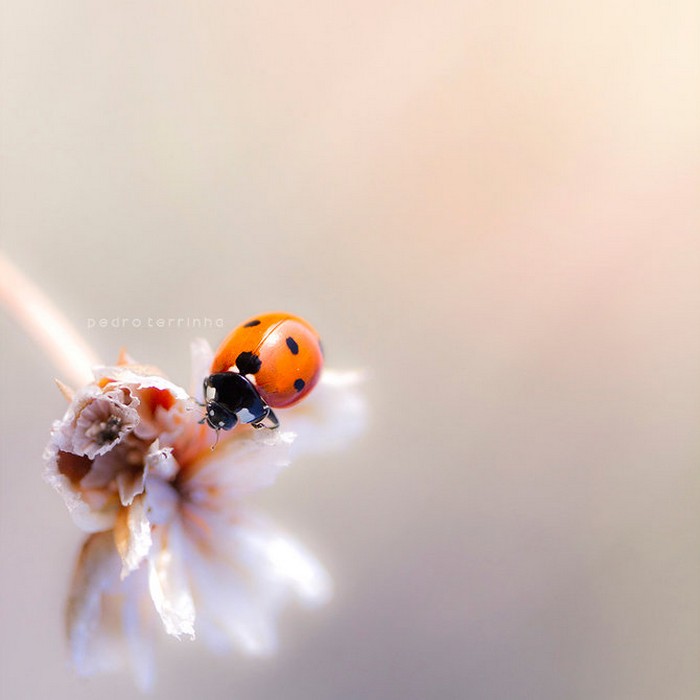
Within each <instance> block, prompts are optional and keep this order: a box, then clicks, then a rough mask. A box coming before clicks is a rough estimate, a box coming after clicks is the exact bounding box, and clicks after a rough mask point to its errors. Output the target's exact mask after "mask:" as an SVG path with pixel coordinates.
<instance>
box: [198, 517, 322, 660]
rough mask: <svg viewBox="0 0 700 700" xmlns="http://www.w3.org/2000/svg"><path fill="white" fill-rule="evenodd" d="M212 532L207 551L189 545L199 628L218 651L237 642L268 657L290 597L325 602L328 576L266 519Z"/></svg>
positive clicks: (229, 525) (250, 520)
mask: <svg viewBox="0 0 700 700" xmlns="http://www.w3.org/2000/svg"><path fill="white" fill-rule="evenodd" d="M212 529H213V530H214V531H215V536H214V537H212V538H211V539H210V540H207V546H206V547H204V548H200V547H199V546H198V545H197V542H196V541H194V540H190V541H189V542H188V556H187V558H188V561H189V563H190V574H191V581H192V590H193V592H194V593H195V595H196V600H197V629H198V631H199V632H201V635H202V637H203V639H204V640H205V641H206V642H207V644H209V645H210V646H212V647H213V648H214V649H215V650H217V651H221V650H223V649H225V648H227V646H230V645H231V644H232V643H234V644H236V645H237V646H239V647H241V648H242V649H243V650H244V651H246V652H247V653H249V654H255V655H260V654H269V653H271V652H272V651H274V650H275V648H276V644H277V635H276V622H277V616H278V614H279V612H280V610H281V608H282V607H283V606H284V604H285V603H287V602H288V601H289V600H290V599H291V598H297V599H299V600H300V601H301V602H304V603H306V604H318V603H321V602H324V601H325V600H327V599H328V598H329V596H330V587H331V586H330V580H329V578H328V575H327V574H326V572H325V571H324V570H323V568H322V567H321V565H320V564H319V563H318V562H317V561H316V560H315V559H314V557H313V556H312V555H311V554H310V553H309V552H307V551H306V550H305V549H304V548H303V547H302V546H301V545H300V544H299V543H297V542H295V541H294V540H293V539H292V538H290V537H289V536H288V535H286V534H284V533H282V532H281V531H279V530H278V529H277V528H276V527H274V526H272V525H270V524H269V523H266V522H264V521H263V520H262V519H259V518H258V519H253V518H251V517H250V516H247V517H244V518H243V521H242V522H241V523H240V524H232V523H229V524H228V528H227V530H226V532H223V531H222V529H221V527H220V526H217V525H216V524H215V525H214V528H212ZM227 640H229V641H228V643H227Z"/></svg>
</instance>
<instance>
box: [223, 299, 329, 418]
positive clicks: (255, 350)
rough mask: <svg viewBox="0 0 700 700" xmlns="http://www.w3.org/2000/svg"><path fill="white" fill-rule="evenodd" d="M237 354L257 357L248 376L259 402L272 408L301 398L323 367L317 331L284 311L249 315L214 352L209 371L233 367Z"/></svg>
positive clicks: (319, 374) (290, 403) (286, 404)
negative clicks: (250, 374)
mask: <svg viewBox="0 0 700 700" xmlns="http://www.w3.org/2000/svg"><path fill="white" fill-rule="evenodd" d="M241 353H252V354H253V355H255V356H256V357H257V358H258V359H259V360H260V368H259V369H258V370H257V371H256V372H255V373H254V374H253V375H252V376H253V377H255V379H254V383H255V388H256V389H257V390H258V392H259V394H260V396H261V397H262V399H263V401H265V403H267V404H268V406H271V407H272V408H284V407H286V406H292V405H293V404H295V403H297V401H300V400H301V399H303V398H304V397H305V396H306V395H307V394H308V393H309V392H310V391H311V390H312V389H313V388H314V386H315V385H316V383H317V382H318V380H319V378H320V376H321V369H322V368H323V350H322V349H321V340H320V338H319V336H318V333H317V332H316V331H315V330H314V328H313V327H312V326H311V325H310V324H309V323H307V322H306V321H305V320H304V319H303V318H299V317H298V316H292V315H291V314H287V313H280V312H275V313H268V314H260V315H258V316H253V317H252V318H250V319H248V320H247V321H246V322H245V323H242V324H241V325H240V326H238V327H237V328H235V329H234V330H233V331H231V333H229V334H228V336H226V338H225V339H224V341H223V343H221V345H220V346H219V349H218V350H217V351H216V355H215V356H214V362H213V363H212V366H211V371H212V374H214V373H216V372H227V371H229V370H231V369H233V368H235V366H236V359H237V358H238V356H239V355H240V354H241Z"/></svg>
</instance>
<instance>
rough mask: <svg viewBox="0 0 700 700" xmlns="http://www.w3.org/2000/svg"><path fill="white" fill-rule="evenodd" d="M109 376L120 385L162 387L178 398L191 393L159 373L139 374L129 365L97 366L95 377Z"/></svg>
mask: <svg viewBox="0 0 700 700" xmlns="http://www.w3.org/2000/svg"><path fill="white" fill-rule="evenodd" d="M100 378H108V379H110V380H112V381H114V382H117V383H118V384H120V385H126V386H130V387H135V388H136V389H161V390H163V391H169V392H170V393H171V394H172V395H173V396H174V397H175V398H176V399H183V400H184V399H187V398H188V397H189V394H188V393H187V392H186V391H185V390H184V389H183V388H182V387H180V386H178V385H177V384H174V383H173V382H171V381H170V380H169V379H166V378H165V377H162V376H160V375H158V374H148V375H143V374H138V373H136V372H134V371H133V370H131V369H129V368H128V367H96V368H95V379H98V380H99V379H100Z"/></svg>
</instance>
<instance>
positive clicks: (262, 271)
mask: <svg viewBox="0 0 700 700" xmlns="http://www.w3.org/2000/svg"><path fill="white" fill-rule="evenodd" d="M1 12H2V15H1V17H0V25H1V30H0V31H1V32H2V34H1V36H0V45H1V49H0V52H1V53H0V58H1V61H0V98H1V101H2V112H1V116H0V134H1V136H0V138H1V139H2V161H1V163H0V192H1V194H0V241H1V245H2V248H3V249H4V250H5V252H6V253H7V254H8V255H9V257H10V258H11V259H12V260H14V262H15V263H16V264H17V265H18V266H19V267H21V268H22V269H23V270H24V271H25V272H26V273H27V274H28V275H30V276H31V277H32V278H33V279H34V280H35V281H37V282H38V283H39V284H40V285H41V286H42V288H43V289H44V290H45V291H46V292H47V293H48V294H49V295H50V297H51V298H52V299H53V300H54V301H55V302H56V304H57V305H58V306H59V307H60V308H61V309H63V310H64V312H65V313H66V314H67V315H68V317H69V318H70V319H71V321H72V322H73V323H74V324H75V325H76V327H77V328H78V329H79V330H80V331H81V332H83V333H84V335H85V337H86V339H87V340H88V341H89V342H90V343H91V344H92V346H93V347H94V348H95V350H96V351H97V352H98V354H99V355H100V356H101V357H102V358H104V360H105V361H112V360H113V359H114V358H115V357H116V354H117V352H118V349H119V347H120V346H122V345H125V346H126V347H127V348H128V349H129V350H130V352H131V353H132V354H133V355H135V356H136V357H137V358H140V359H142V360H144V361H148V362H151V363H155V364H158V365H160V366H161V367H162V368H163V369H165V370H166V371H167V372H168V374H169V375H170V376H171V377H172V378H173V379H174V380H176V381H179V382H185V381H186V380H187V378H188V368H189V357H188V345H189V341H190V339H191V338H192V337H193V336H194V335H198V334H201V333H202V331H193V330H192V329H188V328H182V327H181V328H179V329H178V328H170V329H168V328H148V327H144V326H145V324H146V319H148V318H165V319H167V318H171V317H174V318H195V317H196V318H212V319H219V318H220V319H223V323H224V326H225V329H217V328H211V329H207V330H206V332H205V335H206V336H207V338H208V340H209V341H210V342H212V343H213V344H216V343H218V342H219V340H220V339H221V338H222V337H223V335H224V334H225V332H226V330H228V328H229V327H233V326H234V325H236V324H237V323H238V322H240V321H241V320H243V319H245V318H246V317H248V316H250V315H251V314H254V313H257V312H259V311H264V310H268V309H287V310H290V311H293V312H295V313H299V314H301V315H303V316H305V317H307V318H308V319H309V320H311V321H312V323H314V325H315V326H316V327H317V328H318V329H319V331H320V332H321V334H322V335H323V337H324V343H325V346H326V349H327V357H328V363H329V365H331V366H333V367H338V368H354V367H360V368H365V370H366V372H367V377H368V381H367V385H366V395H367V400H368V405H369V409H368V410H369V412H370V419H369V429H368V431H367V433H366V434H365V436H364V437H363V438H362V439H361V440H360V441H358V442H357V443H356V444H355V445H354V446H353V447H352V448H351V449H348V450H346V451H344V452H343V453H341V454H334V455H329V456H328V457H325V458H324V457H316V458H313V459H312V458H309V459H305V460H303V461H300V462H298V463H296V464H295V465H294V467H293V468H292V469H290V470H289V471H287V472H286V473H285V474H284V475H283V476H282V477H281V479H280V481H279V482H278V483H277V485H276V486H275V487H274V488H273V489H271V490H269V491H268V492H266V493H264V494H263V495H262V496H261V497H260V498H258V501H259V502H260V505H261V507H263V508H264V509H265V510H266V511H267V512H268V513H270V514H272V515H273V516H274V518H275V519H276V520H277V521H278V522H280V523H282V524H283V525H284V526H286V527H287V528H288V529H289V530H290V531H291V532H293V533H295V534H296V535H298V536H299V537H300V538H301V539H302V540H303V541H304V542H305V543H306V544H307V545H308V546H309V547H310V548H311V549H312V551H314V552H315V553H316V554H317V555H318V556H319V558H320V559H321V561H323V562H324V563H325V565H326V566H327V567H328V569H329V570H330V572H331V574H332V576H333V579H334V581H335V587H336V595H335V598H334V600H333V602H332V603H331V604H330V605H329V606H328V607H326V608H322V609H320V610H318V611H314V612H311V613H309V612H306V611H302V612H300V611H298V610H291V611H289V613H288V614H286V615H285V616H284V617H283V619H282V621H281V628H280V644H281V651H280V654H279V655H278V656H277V657H275V658H272V659H264V660H260V659H248V658H246V657H244V656H242V655H236V656H231V657H222V658H219V657H216V656H213V655H211V654H210V653H209V652H208V651H207V650H205V649H204V648H202V647H201V646H200V645H198V644H196V643H195V644H194V645H193V644H189V643H185V642H180V643H178V642H176V641H174V640H165V641H164V642H163V644H162V645H161V647H160V650H159V654H158V659H159V675H160V678H159V682H158V685H157V687H156V691H155V693H154V695H153V697H156V698H192V697H206V698H237V699H240V700H262V699H269V698H283V699H284V700H297V699H298V700H302V699H304V700H308V699H309V698H319V699H325V698H329V699H330V698H332V699H338V700H357V699H358V698H363V699H371V700H374V699H382V700H384V699H386V700H393V699H394V698H396V699H401V700H409V699H411V700H424V699H425V698H439V699H445V700H450V699H453V698H454V699H460V700H461V699H463V698H470V699H471V698H476V699H481V698H484V699H491V698H496V699H500V698H537V699H543V698H553V699H554V698H556V699H561V698H574V699H579V698H580V699H582V700H584V699H586V700H587V699H595V700H598V699H600V700H608V699H610V700H612V699H616V700H617V699H622V698H630V699H634V700H644V699H647V698H648V699H650V700H658V699H659V698H663V699H664V700H685V699H688V700H690V699H695V698H698V697H700V670H699V668H698V658H699V655H700V548H699V547H700V476H699V470H698V464H699V463H700V442H699V439H698V425H699V420H700V371H699V364H698V358H699V357H700V274H699V272H700V227H699V224H700V211H699V208H698V191H699V190H698V187H699V185H700V177H699V173H700V170H699V168H698V166H699V165H700V138H699V132H698V123H699V118H700V89H699V87H700V49H699V46H700V42H699V41H698V36H699V31H700V6H699V5H698V4H697V3H696V2H692V1H691V0H678V1H674V0H671V1H670V2H665V3H659V2H651V1H649V0H642V1H641V2H634V3H632V2H624V1H618V0H613V1H612V2H610V1H606V2H602V1H599V0H594V1H593V2H588V3H581V2H568V1H566V0H564V1H561V2H555V3H550V2H543V1H541V0H531V1H530V2H526V3H522V2H515V1H514V0H503V1H497V2H483V1H482V0H474V1H463V2H449V1H443V0H437V2H430V3H428V2H419V1H416V2H414V1H412V0H409V1H408V2H402V3H396V2H387V1H386V0H376V1H375V2H372V3H368V2H347V1H343V0H341V2H333V3H328V2H304V3H298V2H286V1H285V0H281V1H279V0H278V1H277V2H269V1H267V0H262V1H259V2H239V1H237V0H236V1H233V2H228V1H227V2H224V1H221V0H204V1H203V2H199V3H188V2H180V1H173V0H170V1H169V2H165V1H163V0H155V1H154V2H149V3H143V2H132V1H125V2H119V3H94V2H87V1H86V0H80V1H76V2H69V3H66V2H59V1H57V0H7V1H6V2H4V3H3V6H2V10H1ZM101 318H105V319H108V320H109V321H110V322H111V320H112V319H122V318H126V319H134V318H137V319H142V320H143V325H142V327H140V328H134V327H133V324H130V323H127V324H126V325H124V327H119V328H111V327H108V328H99V327H97V326H95V327H92V328H91V327H89V326H90V325H91V324H90V320H91V319H96V320H99V319H101ZM0 333H1V334H2V362H1V363H0V367H1V371H2V381H3V391H2V405H1V415H0V418H1V427H2V443H1V448H0V449H1V454H2V470H1V473H0V479H1V482H0V483H1V489H0V562H2V563H1V564H0V568H1V571H2V577H1V578H0V609H1V611H2V620H3V625H2V639H1V642H0V696H2V698H3V700H4V699H5V698H7V699H8V700H14V699H15V698H48V697H51V698H54V699H58V698H71V699H75V700H79V699H82V698H95V697H100V698H105V699H107V698H117V697H124V695H125V694H127V695H128V694H130V693H132V692H133V685H132V682H131V679H130V678H129V676H128V675H126V674H118V675H114V676H105V677H99V678H96V679H93V680H89V681H84V680H80V679H77V678H76V677H75V676H74V675H73V674H72V672H71V670H70V669H69V667H68V657H67V652H66V648H65V645H64V639H63V627H62V624H63V602H64V598H65V595H66V592H67V589H68V583H69V576H70V572H71V570H72V567H73V560H74V557H75V554H76V552H77V549H78V546H79V542H80V541H81V533H79V531H78V530H77V529H76V528H75V526H74V525H73V524H72V522H71V521H70V519H69V517H68V515H67V512H66V509H65V506H64V504H63V502H62V500H61V499H60V497H59V496H58V495H57V494H56V493H54V492H53V491H52V490H51V489H50V488H49V487H48V486H46V485H45V484H44V483H43V482H42V480H41V471H42V462H41V452H42V450H43V447H44V445H45V443H46V440H47V437H48V430H49V427H50V424H51V421H52V420H53V419H54V418H56V417H58V416H60V415H61V413H62V412H63V410H64V402H63V399H62V397H61V396H60V395H59V394H58V392H57V391H56V390H55V388H54V385H53V377H54V375H55V371H54V370H53V368H52V367H51V366H50V365H49V364H48V363H47V361H46V359H45V358H44V356H43V355H42V354H41V352H40V351H39V350H38V349H37V348H36V347H34V346H33V344H32V343H31V342H30V341H29V340H28V339H27V338H26V337H25V336H24V335H23V333H22V332H20V330H19V329H18V328H17V327H16V326H15V325H14V324H13V322H12V321H10V320H9V319H8V318H7V317H6V316H5V315H4V314H3V315H2V316H0Z"/></svg>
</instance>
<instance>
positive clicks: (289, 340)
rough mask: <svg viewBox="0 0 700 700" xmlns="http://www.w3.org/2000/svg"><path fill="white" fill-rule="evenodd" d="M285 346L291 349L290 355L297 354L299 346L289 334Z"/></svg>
mask: <svg viewBox="0 0 700 700" xmlns="http://www.w3.org/2000/svg"><path fill="white" fill-rule="evenodd" d="M287 347H288V348H289V349H290V350H291V351H292V355H298V354H299V346H298V345H297V341H296V340H294V338H292V337H291V336H290V337H289V338H287Z"/></svg>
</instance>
